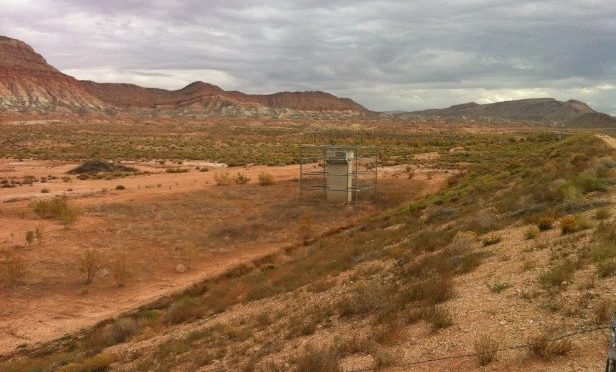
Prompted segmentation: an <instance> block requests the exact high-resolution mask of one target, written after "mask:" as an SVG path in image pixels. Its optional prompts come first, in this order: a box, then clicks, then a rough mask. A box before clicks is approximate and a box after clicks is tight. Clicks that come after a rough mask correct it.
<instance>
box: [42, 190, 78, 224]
mask: <svg viewBox="0 0 616 372" xmlns="http://www.w3.org/2000/svg"><path fill="white" fill-rule="evenodd" d="M30 207H31V208H32V211H33V212H34V213H35V214H36V215H37V216H39V217H40V218H44V219H55V220H58V221H60V222H62V223H63V224H65V225H68V224H70V223H73V222H74V221H75V220H76V219H77V210H75V209H74V208H73V207H71V206H70V205H69V203H68V200H67V198H66V197H65V196H58V197H55V198H53V199H51V200H39V201H37V202H34V203H33V204H31V205H30Z"/></svg>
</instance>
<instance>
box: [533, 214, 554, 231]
mask: <svg viewBox="0 0 616 372" xmlns="http://www.w3.org/2000/svg"><path fill="white" fill-rule="evenodd" d="M553 226H554V218H553V217H550V216H543V217H540V218H539V221H537V227H538V228H539V230H541V231H546V230H550V229H551V228H552V227H553Z"/></svg>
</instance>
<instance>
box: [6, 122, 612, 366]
mask: <svg viewBox="0 0 616 372" xmlns="http://www.w3.org/2000/svg"><path fill="white" fill-rule="evenodd" d="M483 140H484V141H485V142H484V144H483V145H484V146H485V147H487V148H488V149H489V151H485V152H478V154H480V155H478V154H474V155H472V159H473V160H474V161H472V162H470V165H468V167H466V168H465V170H464V171H463V172H461V173H459V175H457V176H454V177H453V178H451V179H450V180H449V184H448V187H447V188H446V189H444V190H443V191H441V192H439V193H437V194H435V195H431V196H427V197H423V198H422V197H420V198H417V199H416V200H413V201H412V202H409V203H405V204H403V205H400V206H398V207H396V208H394V209H391V210H388V211H387V212H384V213H382V214H380V215H379V216H377V217H374V218H371V219H370V220H367V221H365V222H363V223H361V224H359V225H358V226H356V227H355V228H351V229H349V230H345V231H341V232H339V233H336V234H333V235H329V236H324V237H321V238H318V239H316V240H315V241H312V242H309V243H306V244H305V245H298V246H296V247H294V248H292V249H288V250H287V251H285V252H283V253H280V254H276V255H272V256H269V257H267V258H266V259H262V260H259V261H257V262H253V263H251V264H245V265H240V266H238V267H237V268H235V269H233V270H231V271H229V272H228V273H227V274H226V275H224V276H222V277H220V278H217V279H214V280H208V281H206V282H204V283H202V284H200V285H198V286H195V287H194V288H192V289H191V290H190V291H188V292H186V293H184V294H182V295H181V296H178V297H177V298H167V299H164V300H161V301H159V302H158V303H156V304H153V305H151V306H148V307H144V308H142V309H139V311H136V312H134V313H131V314H127V315H126V316H125V317H122V318H121V319H117V320H115V321H112V322H109V323H108V324H105V325H101V326H99V327H96V328H94V329H91V330H88V331H85V332H84V333H83V334H81V335H79V336H78V337H67V338H66V339H63V340H60V341H58V342H55V343H52V344H50V345H46V346H45V347H42V348H39V349H38V350H35V351H26V352H24V353H23V355H21V356H15V357H14V358H12V359H11V360H8V361H6V362H4V363H3V364H2V365H0V366H1V369H3V370H14V371H17V370H20V371H21V370H55V369H57V368H60V367H61V368H62V369H61V370H64V371H74V370H80V371H86V370H100V369H104V368H107V367H111V368H112V369H117V370H125V371H139V370H143V371H150V370H158V371H167V370H183V371H184V370H207V371H219V370H243V371H275V370H280V371H283V370H289V369H294V370H297V371H316V370H322V371H338V370H347V371H349V370H360V369H362V368H368V369H371V368H385V367H388V366H391V365H395V364H399V363H403V362H408V361H412V360H419V359H424V358H426V357H430V356H435V355H436V356H439V355H441V354H440V353H443V354H450V353H455V352H458V353H460V352H469V351H473V350H468V347H469V345H473V343H474V344H475V349H476V350H479V351H480V355H481V358H477V359H468V360H466V361H463V362H462V363H466V364H457V366H458V367H460V368H466V369H470V368H477V367H478V366H479V364H490V363H499V361H498V360H500V361H501V362H503V363H507V364H506V365H507V368H510V369H515V368H519V369H528V368H531V369H532V368H540V369H551V368H555V369H558V368H561V367H562V366H563V363H569V360H572V362H576V361H577V363H578V365H580V364H579V363H581V365H584V366H587V364H586V363H588V360H586V359H584V358H586V357H587V355H586V354H585V353H584V352H582V350H593V354H592V356H593V359H591V360H590V362H592V363H595V364H596V365H602V363H604V359H600V360H597V358H596V356H597V355H600V356H601V355H603V354H604V351H603V350H602V349H601V350H599V349H598V347H597V345H599V344H601V345H603V342H602V341H601V340H603V339H604V336H600V337H594V338H592V339H590V341H589V340H586V341H584V340H582V341H580V342H586V344H584V345H585V346H584V347H583V348H582V347H580V346H576V344H575V343H565V342H562V343H558V344H557V343H554V342H549V341H546V340H549V336H546V335H547V333H545V332H548V331H549V332H552V333H550V335H553V334H558V332H564V331H565V330H568V329H570V328H571V327H572V326H573V325H588V324H603V323H605V322H608V321H609V318H610V315H609V314H610V310H611V309H612V303H611V302H610V297H609V294H610V293H611V290H610V288H612V287H613V284H614V279H613V275H616V269H615V267H616V264H615V262H616V261H614V259H615V258H616V238H615V237H614V231H616V228H615V227H616V226H615V223H614V217H613V208H612V205H611V201H610V200H613V191H614V185H615V184H616V156H615V155H614V150H613V149H611V148H610V147H608V146H607V145H606V144H605V143H604V142H603V141H601V140H600V139H598V138H597V137H595V136H594V135H591V134H575V135H570V134H562V133H539V134H532V135H524V136H516V137H515V138H513V140H510V139H509V138H508V137H506V139H505V140H502V139H501V138H500V137H496V136H495V137H489V136H487V137H483ZM484 267H485V268H486V269H484ZM500 274H502V275H500ZM479 277H481V278H484V279H485V278H489V280H488V279H486V281H485V282H481V280H477V278H479ZM477 288H481V289H480V290H478V289H477ZM478 296H479V297H478ZM501 303H503V304H508V305H507V307H499V306H501V305H500V304H501ZM512 306H513V307H514V308H515V311H513V310H512ZM499 311H502V313H499ZM535 316H537V317H540V318H541V319H542V320H541V321H540V322H538V323H535V324H534V325H533V326H532V327H528V328H526V325H528V324H529V323H528V321H529V320H532V319H534V317H535ZM485 317H491V318H493V319H495V321H494V323H495V324H487V323H486V322H485V321H484V318H485ZM499 319H500V321H499ZM506 319H510V321H511V322H512V323H513V324H507V322H506ZM511 319H513V320H511ZM503 322H505V323H503ZM522 325H524V327H521V326H522ZM477 326H479V327H480V328H479V330H480V331H481V332H482V333H485V334H484V335H483V336H482V338H479V337H478V335H477V334H476V331H477V330H478V329H475V332H472V331H471V328H472V327H477ZM554 327H557V328H556V331H555V330H554ZM454 328H455V329H454ZM503 329H507V332H503ZM554 332H556V333H554ZM454 335H455V337H452V336H454ZM595 336H596V335H595ZM538 337H543V340H544V341H542V342H543V343H544V347H543V348H538V347H534V348H531V349H530V350H527V351H528V354H524V355H525V356H515V355H514V356H511V355H496V349H498V347H495V343H496V342H497V341H496V339H499V341H500V342H504V343H507V344H512V343H520V342H526V341H528V340H529V339H531V338H532V339H533V340H539V338H538ZM451 340H454V341H453V342H452V341H451ZM532 343H533V344H536V345H538V344H539V341H536V342H532ZM588 345H591V346H588ZM496 346H498V344H496ZM470 347H472V346H470ZM601 347H603V346H601ZM491 350H492V351H491ZM571 355H573V356H571ZM568 358H573V359H568ZM576 358H577V359H576ZM495 359H496V360H497V361H494V360H495ZM597 362H598V364H597ZM439 363H441V364H439ZM442 363H446V362H436V363H435V364H431V365H429V366H424V367H425V368H422V370H424V369H430V368H432V369H433V370H444V369H446V368H444V365H445V364H442ZM595 364H593V365H595ZM566 365H568V364H566ZM496 366H497V367H495V368H496V369H497V370H498V368H499V367H498V364H496ZM538 366H540V367H538ZM502 367H503V366H502V365H501V368H502Z"/></svg>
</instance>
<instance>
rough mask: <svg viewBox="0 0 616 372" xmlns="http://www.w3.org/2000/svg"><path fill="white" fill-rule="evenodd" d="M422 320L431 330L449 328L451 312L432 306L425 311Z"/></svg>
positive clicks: (451, 322) (451, 319)
mask: <svg viewBox="0 0 616 372" xmlns="http://www.w3.org/2000/svg"><path fill="white" fill-rule="evenodd" d="M424 319H425V320H427V321H428V322H429V323H430V324H431V325H432V330H433V331H437V330H439V329H443V328H447V327H451V326H452V325H453V317H452V315H451V312H450V311H449V310H447V308H445V307H443V306H432V307H430V308H428V309H426V313H425V315H424Z"/></svg>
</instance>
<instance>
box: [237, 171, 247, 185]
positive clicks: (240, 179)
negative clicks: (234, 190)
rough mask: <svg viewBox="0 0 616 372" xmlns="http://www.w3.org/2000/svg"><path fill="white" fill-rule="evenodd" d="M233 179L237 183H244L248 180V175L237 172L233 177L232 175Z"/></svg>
mask: <svg viewBox="0 0 616 372" xmlns="http://www.w3.org/2000/svg"><path fill="white" fill-rule="evenodd" d="M233 180H234V181H235V183H237V184H238V185H245V184H247V183H248V182H249V181H250V177H248V176H247V175H246V174H245V173H242V172H237V174H236V175H235V177H233Z"/></svg>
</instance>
